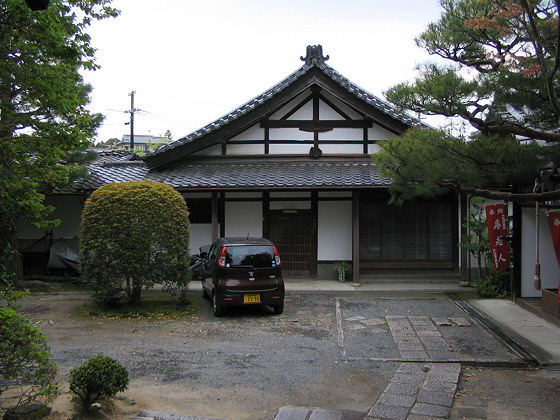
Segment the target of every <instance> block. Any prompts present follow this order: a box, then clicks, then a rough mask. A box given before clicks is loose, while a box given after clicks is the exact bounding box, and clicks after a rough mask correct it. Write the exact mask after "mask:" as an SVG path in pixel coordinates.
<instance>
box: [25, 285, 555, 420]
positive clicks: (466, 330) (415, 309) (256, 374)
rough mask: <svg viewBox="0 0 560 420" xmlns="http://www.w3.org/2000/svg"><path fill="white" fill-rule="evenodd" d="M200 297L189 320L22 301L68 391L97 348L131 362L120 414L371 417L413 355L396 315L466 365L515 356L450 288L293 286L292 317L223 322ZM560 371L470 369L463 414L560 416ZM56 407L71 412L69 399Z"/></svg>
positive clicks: (460, 402)
mask: <svg viewBox="0 0 560 420" xmlns="http://www.w3.org/2000/svg"><path fill="white" fill-rule="evenodd" d="M150 293H157V292H150ZM193 299H194V300H196V301H197V302H198V304H199V310H198V313H197V314H196V316H193V317H191V318H188V319H183V320H180V321H156V320H138V319H137V320H111V319H87V320H83V319H77V318H76V317H74V316H73V315H72V314H71V311H72V310H73V309H74V308H76V307H77V306H79V305H83V304H85V303H87V302H88V301H89V295H88V294H87V293H82V292H63V293H57V294H35V295H32V296H30V297H28V298H26V299H24V300H23V301H22V306H23V310H24V313H25V315H26V316H28V317H29V318H31V319H32V322H33V324H34V325H37V326H39V327H40V328H41V329H42V331H43V333H44V334H45V335H46V336H47V338H48V341H49V344H50V347H51V351H52V352H53V354H54V355H55V361H56V363H57V364H58V366H59V368H60V375H59V382H60V383H61V384H62V385H61V388H62V390H63V391H64V390H66V389H67V385H66V384H65V382H66V381H67V379H68V373H69V371H70V369H72V368H73V367H75V366H78V365H80V364H82V363H83V362H85V361H86V360H87V359H88V358H89V357H91V356H93V355H96V354H98V353H103V354H105V355H107V356H110V357H113V358H115V359H117V360H118V361H119V362H121V363H122V364H123V365H125V366H126V368H127V369H128V371H129V374H130V379H131V383H130V387H129V389H128V390H127V391H126V392H125V393H124V394H123V396H124V398H123V399H122V400H121V401H120V402H119V403H118V406H119V408H120V410H121V413H120V415H119V416H117V417H119V418H128V417H132V416H134V415H136V414H137V413H138V412H140V411H142V410H151V411H160V412H169V413H178V414H186V415H198V416H208V417H219V418H228V419H231V420H237V419H262V420H267V419H273V418H274V416H275V414H276V412H277V411H278V410H279V409H280V408H281V407H285V406H301V407H318V408H321V409H332V410H349V411H355V412H361V413H367V412H368V411H369V409H370V408H371V407H372V405H373V404H374V403H375V401H376V400H377V398H378V397H379V396H380V394H381V393H382V392H383V390H384V389H385V387H386V386H387V384H388V383H389V382H390V381H391V378H392V377H393V375H394V374H395V371H396V369H397V368H398V366H399V365H400V364H401V362H402V359H401V358H402V356H403V355H404V354H405V353H404V352H401V353H400V354H399V352H398V350H397V349H396V347H395V342H394V340H392V339H391V328H392V327H391V322H390V320H391V319H393V318H395V317H397V318H404V319H405V320H407V322H410V323H411V325H412V326H414V325H413V324H414V323H415V322H416V321H418V320H420V318H426V317H427V318H428V319H429V322H430V323H432V324H433V325H437V329H438V331H440V332H441V334H440V335H441V337H443V338H444V339H445V341H446V343H448V344H449V345H450V351H452V352H454V353H456V357H457V361H461V362H462V363H465V362H466V364H472V362H473V360H476V358H477V357H478V358H480V357H482V358H483V360H485V361H489V360H501V359H507V358H508V357H511V354H509V353H508V352H507V351H506V350H505V349H504V348H503V346H501V345H499V344H498V343H497V342H496V341H495V340H494V339H492V338H491V337H490V336H489V335H488V334H487V333H486V332H484V331H482V330H481V329H480V328H479V327H478V326H476V325H475V323H474V322H473V321H472V319H470V318H469V317H468V315H466V314H464V313H462V312H461V311H460V310H459V309H458V308H457V307H456V306H455V305H453V304H452V303H451V301H450V300H448V299H447V298H445V296H443V295H437V294H435V295H420V294H412V295H399V296H398V297H396V298H395V297H394V296H392V295H391V294H385V295H380V294H373V293H369V294H368V293H359V292H354V293H348V294H344V293H326V292H323V293H305V292H298V293H296V292H289V293H288V294H287V296H286V304H285V311H284V313H283V314H282V315H279V316H278V315H274V314H273V313H272V311H271V310H268V309H266V308H260V307H251V308H240V309H236V310H232V311H230V312H229V313H228V314H227V315H226V316H225V317H224V318H219V319H218V318H214V316H213V314H212V311H211V306H210V303H209V302H208V301H205V300H203V299H202V297H201V294H200V293H198V292H194V293H193ZM445 319H447V320H449V323H448V324H445ZM442 320H443V321H442ZM440 322H443V323H444V324H442V326H440V325H439V324H438V323H440ZM415 328H416V327H415ZM449 354H450V353H449V352H446V353H445V355H444V356H442V357H448V355H449ZM430 357H432V355H430ZM433 357H436V356H433ZM438 357H439V356H438ZM481 360H482V359H481ZM557 376H560V375H558V372H546V371H541V370H536V371H535V370H530V371H527V370H520V369H499V370H494V369H492V368H484V369H479V368H475V367H467V366H464V367H463V376H462V379H461V382H460V384H459V390H458V394H457V399H456V402H455V404H454V408H453V409H452V411H451V413H452V418H461V417H462V415H459V417H457V413H462V411H460V410H461V407H465V406H466V407H467V408H466V409H467V410H470V409H471V408H468V407H469V403H472V404H474V405H475V406H476V407H479V405H482V407H483V408H482V410H485V412H486V413H487V414H488V415H489V416H492V415H493V414H494V415H498V417H496V418H504V419H505V418H512V419H513V418H515V419H523V418H553V417H550V416H551V415H552V413H557V412H558V411H559V410H560V392H559V390H560V387H559V385H558V384H559V381H558V379H557ZM473 401H474V403H473ZM472 404H471V405H472ZM455 406H457V407H458V408H455ZM53 409H54V410H55V411H57V412H58V413H60V417H61V418H63V417H64V416H65V413H69V412H70V411H71V406H70V395H69V394H68V393H67V392H65V393H63V394H62V395H61V396H60V397H59V398H58V399H57V400H56V401H55V403H54V405H53ZM463 410H464V409H463ZM467 412H468V411H467ZM488 418H491V417H488Z"/></svg>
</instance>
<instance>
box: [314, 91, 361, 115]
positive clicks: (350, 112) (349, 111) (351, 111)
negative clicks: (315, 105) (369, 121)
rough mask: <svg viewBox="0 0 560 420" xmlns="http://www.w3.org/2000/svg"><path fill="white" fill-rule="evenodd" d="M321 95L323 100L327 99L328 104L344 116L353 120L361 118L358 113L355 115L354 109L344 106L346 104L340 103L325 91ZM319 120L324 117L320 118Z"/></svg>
mask: <svg viewBox="0 0 560 420" xmlns="http://www.w3.org/2000/svg"><path fill="white" fill-rule="evenodd" d="M322 94H323V96H324V97H325V98H327V99H328V100H329V101H330V102H332V104H333V105H334V106H336V107H338V108H339V109H340V110H341V111H342V112H344V113H346V115H348V116H349V117H350V118H352V119H355V120H357V119H361V118H362V116H361V115H360V114H359V113H357V112H356V111H355V110H354V109H352V108H351V107H349V106H348V105H346V103H344V102H342V101H341V100H340V99H338V98H337V97H336V96H333V95H331V94H330V93H329V92H327V91H323V92H322ZM321 118H324V117H322V116H321Z"/></svg>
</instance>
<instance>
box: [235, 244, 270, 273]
mask: <svg viewBox="0 0 560 420" xmlns="http://www.w3.org/2000/svg"><path fill="white" fill-rule="evenodd" d="M242 265H250V266H252V267H254V268H263V267H276V260H275V259H274V249H273V248H272V246H270V245H262V246H259V245H243V246H229V247H227V252H226V267H239V266H242Z"/></svg>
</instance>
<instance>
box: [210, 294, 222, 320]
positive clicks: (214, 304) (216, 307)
mask: <svg viewBox="0 0 560 420" xmlns="http://www.w3.org/2000/svg"><path fill="white" fill-rule="evenodd" d="M212 308H213V309H214V316H215V317H221V316H222V315H223V314H224V307H223V306H222V305H218V302H216V294H215V293H214V294H213V295H212Z"/></svg>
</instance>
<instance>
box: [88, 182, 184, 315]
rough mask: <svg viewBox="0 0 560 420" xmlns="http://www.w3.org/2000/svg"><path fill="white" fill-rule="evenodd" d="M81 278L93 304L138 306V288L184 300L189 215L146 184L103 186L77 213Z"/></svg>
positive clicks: (161, 189) (174, 197)
mask: <svg viewBox="0 0 560 420" xmlns="http://www.w3.org/2000/svg"><path fill="white" fill-rule="evenodd" d="M81 233H82V238H81V243H80V264H81V269H82V278H83V279H84V280H85V281H89V282H92V283H93V284H94V285H95V293H94V298H95V299H96V300H97V301H98V302H100V303H104V304H115V303H118V302H120V301H122V300H123V299H125V298H128V300H129V302H132V303H139V302H140V294H141V290H142V288H149V287H152V286H153V285H154V284H156V283H159V284H162V285H163V286H164V290H167V291H171V292H178V294H179V297H180V298H182V299H184V298H185V295H186V291H187V288H188V284H189V282H190V271H189V234H190V222H189V211H188V209H187V205H186V203H185V199H184V198H183V196H182V195H181V194H179V193H178V192H177V191H175V190H174V189H173V188H172V187H170V186H168V185H165V184H161V183H158V182H151V181H133V182H122V183H112V184H107V185H105V186H103V187H100V188H99V189H97V190H96V191H95V192H94V193H93V194H92V195H91V197H90V198H89V199H88V200H87V201H86V203H85V206H84V210H83V212H82V231H81Z"/></svg>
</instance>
